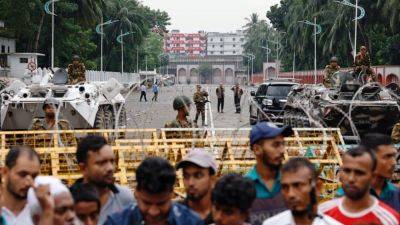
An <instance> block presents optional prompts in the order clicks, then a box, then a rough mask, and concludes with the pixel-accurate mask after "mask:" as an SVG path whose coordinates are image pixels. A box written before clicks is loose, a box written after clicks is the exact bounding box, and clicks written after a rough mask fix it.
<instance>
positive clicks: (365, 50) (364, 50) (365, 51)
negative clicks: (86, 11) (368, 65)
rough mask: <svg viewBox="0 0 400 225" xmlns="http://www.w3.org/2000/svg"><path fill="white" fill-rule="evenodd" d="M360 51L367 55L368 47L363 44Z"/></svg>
mask: <svg viewBox="0 0 400 225" xmlns="http://www.w3.org/2000/svg"><path fill="white" fill-rule="evenodd" d="M360 52H361V54H363V55H365V53H367V47H365V46H361V47H360Z"/></svg>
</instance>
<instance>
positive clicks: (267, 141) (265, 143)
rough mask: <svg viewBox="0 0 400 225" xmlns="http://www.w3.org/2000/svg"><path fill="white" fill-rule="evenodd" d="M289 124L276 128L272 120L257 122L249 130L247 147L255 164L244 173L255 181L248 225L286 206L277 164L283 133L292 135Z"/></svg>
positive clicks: (280, 158)
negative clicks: (254, 195)
mask: <svg viewBox="0 0 400 225" xmlns="http://www.w3.org/2000/svg"><path fill="white" fill-rule="evenodd" d="M292 133H293V131H292V129H291V128H290V127H282V128H279V127H277V126H276V125H274V124H273V123H267V122H259V123H257V124H256V125H254V126H253V127H252V128H251V131H250V149H251V150H252V151H253V153H254V155H255V157H256V165H255V166H254V167H253V168H252V169H251V170H250V171H249V173H248V174H247V175H246V177H248V178H250V179H251V180H252V181H253V182H254V185H255V188H256V192H257V198H256V200H255V201H254V203H253V206H252V208H251V209H250V222H251V224H252V225H261V224H262V222H263V221H264V220H266V219H268V218H269V217H271V216H274V215H276V214H278V213H280V212H282V211H284V210H286V207H285V204H284V202H283V197H282V194H281V182H280V181H281V174H280V168H281V166H282V163H283V159H284V152H285V143H284V141H283V138H284V137H287V136H290V135H292Z"/></svg>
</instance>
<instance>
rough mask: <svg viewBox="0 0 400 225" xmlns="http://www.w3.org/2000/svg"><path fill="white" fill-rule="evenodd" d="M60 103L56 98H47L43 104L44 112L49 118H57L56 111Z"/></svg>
mask: <svg viewBox="0 0 400 225" xmlns="http://www.w3.org/2000/svg"><path fill="white" fill-rule="evenodd" d="M59 105H60V103H59V102H58V101H57V100H56V99H55V98H47V99H46V100H45V101H44V102H43V111H44V114H45V115H46V117H47V118H55V114H56V110H57V108H58V106H59Z"/></svg>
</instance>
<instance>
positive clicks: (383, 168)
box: [361, 133, 397, 179]
mask: <svg viewBox="0 0 400 225" xmlns="http://www.w3.org/2000/svg"><path fill="white" fill-rule="evenodd" d="M361 145H362V146H364V147H366V148H367V149H369V150H370V151H373V152H374V153H375V155H376V160H377V164H376V169H375V174H376V175H377V176H378V177H383V178H386V179H391V178H392V175H393V172H394V169H395V167H396V155H397V150H396V148H395V147H394V146H393V144H392V139H391V138H390V137H389V136H387V135H384V134H378V133H373V134H366V135H365V136H364V137H363V138H362V140H361Z"/></svg>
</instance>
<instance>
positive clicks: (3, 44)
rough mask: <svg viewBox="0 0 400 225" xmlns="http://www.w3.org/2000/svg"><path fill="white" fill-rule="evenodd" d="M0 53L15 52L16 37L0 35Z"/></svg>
mask: <svg viewBox="0 0 400 225" xmlns="http://www.w3.org/2000/svg"><path fill="white" fill-rule="evenodd" d="M0 53H15V39H11V38H5V37H0Z"/></svg>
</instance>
